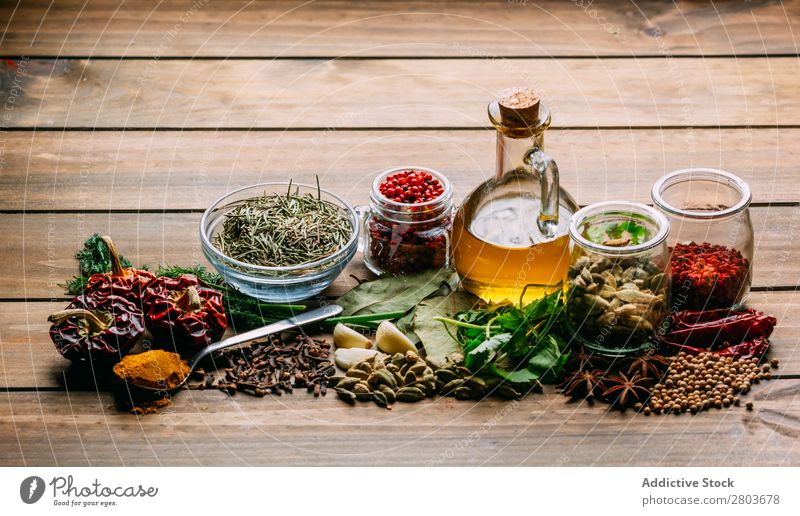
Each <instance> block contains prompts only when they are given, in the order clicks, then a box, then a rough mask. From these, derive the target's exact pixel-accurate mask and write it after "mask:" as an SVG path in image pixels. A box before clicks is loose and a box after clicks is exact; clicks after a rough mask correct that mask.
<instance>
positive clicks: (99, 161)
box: [0, 129, 800, 210]
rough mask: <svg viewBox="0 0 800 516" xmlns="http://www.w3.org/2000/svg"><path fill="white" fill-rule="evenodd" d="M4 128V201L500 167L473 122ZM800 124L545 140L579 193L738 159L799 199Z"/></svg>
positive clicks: (361, 197) (155, 202) (137, 196)
mask: <svg viewBox="0 0 800 516" xmlns="http://www.w3.org/2000/svg"><path fill="white" fill-rule="evenodd" d="M3 138H4V139H5V155H4V158H5V160H4V164H3V166H2V174H0V189H2V190H3V191H4V192H6V195H5V196H3V197H2V198H0V210H22V209H28V210H64V209H68V210H86V209H92V210H107V209H128V210H136V209H143V210H161V209H194V210H202V209H205V208H206V207H208V206H209V205H210V204H211V203H212V202H213V201H214V199H215V198H216V197H218V196H220V195H222V194H223V193H224V192H226V191H230V190H233V189H236V188H239V187H242V186H247V185H250V184H255V183H258V182H264V181H276V180H286V179H288V178H293V179H294V180H295V181H300V182H307V183H312V184H313V182H314V175H315V174H319V176H320V177H321V180H322V184H323V186H324V187H326V188H329V189H331V190H333V191H335V192H336V193H338V194H340V195H343V196H345V197H347V198H348V199H350V200H351V202H354V203H356V204H360V203H363V202H365V199H366V196H367V193H368V191H369V188H370V185H371V182H372V178H373V177H374V176H375V174H377V173H378V172H379V171H380V170H382V169H385V168H388V167H389V166H392V165H396V164H406V163H415V164H419V165H425V166H429V167H432V168H435V169H437V170H440V171H442V172H443V173H445V174H446V175H447V176H448V177H450V178H452V179H453V181H454V182H455V183H456V184H455V186H456V197H457V198H458V199H460V198H462V197H463V196H464V195H466V194H467V193H468V192H469V190H470V189H471V188H473V187H475V186H477V185H478V184H479V183H480V182H482V181H484V180H485V179H486V178H488V177H490V176H491V175H493V172H494V160H495V149H494V145H495V142H494V135H493V131H490V130H475V131H404V130H397V131H388V130H387V131H341V130H340V131H297V132H294V131H293V132H286V133H279V132H250V131H225V132H214V131H193V132H177V131H175V132H173V131H168V132H152V131H142V132H140V131H134V132H127V131H125V132H122V131H121V132H93V133H85V132H49V131H48V132H12V133H6V134H5V135H3ZM798 139H800V129H753V130H748V129H695V130H684V129H674V130H657V129H654V130H648V129H640V130H635V131H630V130H573V131H560V130H552V131H549V132H548V133H547V136H546V145H547V151H548V152H549V153H550V154H552V155H553V156H555V157H556V159H557V160H558V163H559V168H560V171H561V184H562V185H563V186H564V187H565V188H566V189H567V190H568V191H569V192H570V193H572V194H573V195H574V196H575V198H576V199H577V200H578V202H579V203H581V204H590V203H593V202H598V201H602V200H606V199H611V198H623V199H631V200H636V201H641V202H650V188H651V186H652V184H653V183H654V182H655V180H656V179H657V178H658V177H660V176H661V175H663V174H664V173H666V172H669V171H671V170H674V169H678V168H682V167H686V166H691V165H694V166H710V167H715V168H722V169H726V170H730V171H732V172H734V173H736V174H738V175H739V176H741V177H742V178H744V179H745V180H746V181H748V182H749V183H750V186H751V188H752V190H753V200H754V201H755V202H767V201H771V202H796V201H800V185H798V182H797V170H798V169H800V149H798V147H797V145H796V144H795V142H797V141H798Z"/></svg>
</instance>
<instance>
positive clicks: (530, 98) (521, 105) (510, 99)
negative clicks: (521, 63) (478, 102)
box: [497, 88, 540, 127]
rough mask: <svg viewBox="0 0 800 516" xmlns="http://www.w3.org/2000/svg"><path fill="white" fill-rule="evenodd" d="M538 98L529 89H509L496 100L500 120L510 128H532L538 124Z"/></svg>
mask: <svg viewBox="0 0 800 516" xmlns="http://www.w3.org/2000/svg"><path fill="white" fill-rule="evenodd" d="M539 100H540V99H539V96H538V95H537V94H536V92H535V91H533V90H532V89H531V88H511V89H509V90H505V91H503V92H502V93H500V95H499V96H498V98H497V105H498V106H499V107H500V120H501V122H502V123H503V124H504V125H508V126H511V127H515V126H520V125H522V126H526V127H532V126H536V125H537V124H538V123H539Z"/></svg>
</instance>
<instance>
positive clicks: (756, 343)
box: [663, 337, 769, 360]
mask: <svg viewBox="0 0 800 516" xmlns="http://www.w3.org/2000/svg"><path fill="white" fill-rule="evenodd" d="M663 344H665V345H666V346H668V347H670V348H673V349H674V350H675V352H676V353H678V352H681V351H685V352H686V353H689V354H692V355H699V354H700V353H708V350H707V349H702V348H697V347H694V346H685V345H682V344H677V343H674V342H663ZM767 349H769V341H768V340H767V339H766V338H764V337H758V338H755V339H753V340H748V341H746V342H742V343H741V344H735V345H733V346H728V347H726V348H722V349H718V350H716V351H714V353H716V354H717V355H720V356H723V357H731V358H733V359H734V360H747V359H750V358H761V357H763V356H764V354H765V353H766V352H767Z"/></svg>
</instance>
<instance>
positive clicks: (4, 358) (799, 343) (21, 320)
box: [0, 292, 800, 391]
mask: <svg viewBox="0 0 800 516" xmlns="http://www.w3.org/2000/svg"><path fill="white" fill-rule="evenodd" d="M64 306H65V302H64V301H38V302H36V301H29V302H24V301H18V302H1V303H0V388H8V387H12V388H59V387H62V386H64V385H68V386H69V390H71V391H75V390H85V389H87V388H88V389H90V390H91V389H94V388H95V386H94V384H93V382H92V378H93V376H92V374H91V372H90V371H89V372H87V371H81V370H78V369H73V370H70V368H69V367H70V362H69V361H68V360H65V359H64V358H62V357H61V355H59V354H58V353H57V352H56V350H55V348H54V347H53V343H52V342H51V341H50V337H49V336H48V333H47V332H48V329H49V328H50V325H49V323H47V316H48V315H49V314H51V313H52V312H54V311H56V310H60V309H62V308H63V307H64ZM750 306H753V307H755V308H758V309H759V310H763V311H765V312H767V313H770V314H772V315H774V316H775V317H777V318H778V326H777V328H776V330H775V333H774V335H773V338H772V339H771V342H772V348H771V351H770V357H771V358H777V359H778V360H780V362H781V365H780V368H779V369H778V370H777V373H776V374H778V375H780V376H782V377H785V376H795V375H800V322H798V320H797V317H796V314H797V313H798V311H800V295H798V293H797V292H773V293H766V292H755V293H753V294H752V296H751V298H750Z"/></svg>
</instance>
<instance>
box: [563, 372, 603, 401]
mask: <svg viewBox="0 0 800 516" xmlns="http://www.w3.org/2000/svg"><path fill="white" fill-rule="evenodd" d="M605 374H606V373H605V371H602V370H600V369H593V370H591V371H575V372H574V373H572V374H571V375H569V376H568V377H567V378H566V380H564V382H563V383H562V384H561V392H562V393H564V395H566V396H569V397H570V398H572V399H574V400H577V399H581V398H583V399H587V400H589V401H591V400H594V398H595V396H598V395H600V394H601V393H602V392H603V391H604V390H605V388H606V386H605V381H606V376H605Z"/></svg>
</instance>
